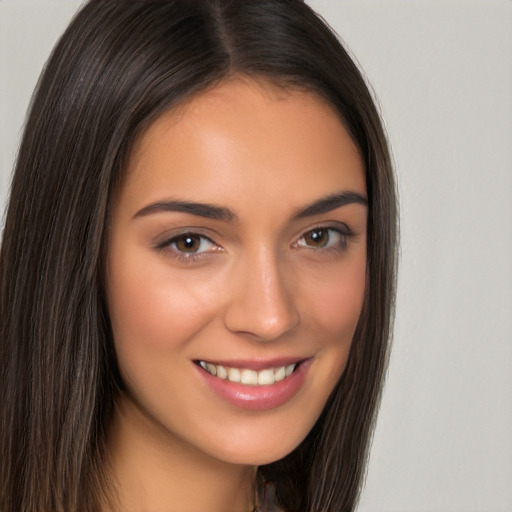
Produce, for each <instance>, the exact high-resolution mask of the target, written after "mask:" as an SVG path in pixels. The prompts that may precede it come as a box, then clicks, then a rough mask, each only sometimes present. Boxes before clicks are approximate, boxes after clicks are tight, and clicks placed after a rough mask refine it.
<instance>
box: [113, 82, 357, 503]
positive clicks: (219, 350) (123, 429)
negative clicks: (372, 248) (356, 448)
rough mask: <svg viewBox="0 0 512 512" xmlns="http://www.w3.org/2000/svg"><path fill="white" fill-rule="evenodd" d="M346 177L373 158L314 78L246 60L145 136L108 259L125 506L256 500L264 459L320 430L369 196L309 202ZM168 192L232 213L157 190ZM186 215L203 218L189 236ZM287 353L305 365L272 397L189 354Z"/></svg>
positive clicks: (346, 328)
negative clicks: (309, 87) (185, 204)
mask: <svg viewBox="0 0 512 512" xmlns="http://www.w3.org/2000/svg"><path fill="white" fill-rule="evenodd" d="M345 192H350V193H353V194H358V195H359V196H361V197H362V198H364V197H365V196H366V184H365V179H364V165H363V163H362V160H361V158H360V154H359V152H358V150H357V148H356V146H355V145H354V143H353V141H352V140H351V138H350V136H349V135H348V133H347V132H346V130H345V129H344V127H343V124H342V123H341V122H340V119H339V117H338V116H337V115H336V113H335V112H334V111H333V110H332V109H331V108H330V107H329V106H327V105H326V103H325V102H324V101H322V100H321V99H320V98H318V97H317V96H315V95H314V94H312V93H306V92H298V91H294V90H283V89H282V88H277V87H275V86H272V85H271V84H269V83H267V82H264V81H253V80H249V79H241V78H235V79H232V80H229V81H226V82H223V83H222V84H221V85H218V86H216V87H215V88H213V89H211V90H208V91H207V92H204V93H201V94H200V95H198V96H196V97H195V98H194V99H192V100H191V101H189V102H188V103H187V104H186V105H182V106H181V107H180V108H179V109H177V110H173V111H170V112H168V113H166V114H164V115H163V116H161V117H160V118H159V119H158V120H157V121H156V122H155V123H154V124H153V125H152V126H151V127H150V128H149V129H148V130H147V131H146V132H145V133H144V134H143V135H142V137H141V138H140V139H139V141H138V142H137V144H136V145H135V147H134V149H133V152H132V155H131V158H130V160H129V165H128V168H127V172H126V176H125V179H124V182H123V183H122V185H121V186H120V189H119V191H118V192H117V194H116V195H115V197H114V198H113V210H112V220H111V233H110V235H111V236H110V244H109V255H108V262H107V296H108V297H107V298H108V307H109V312H110V315H111V321H112V328H113V333H114V342H115V349H116V353H117V357H118V362H119V367H120V371H121V375H122V377H123V381H124V384H125V387H126V393H124V394H123V396H122V397H121V399H120V401H119V406H118V411H117V416H116V418H115V422H114V426H113V428H112V432H111V435H110V447H111V458H112V469H113V474H114V478H115V480H116V481H117V483H118V494H119V500H120V504H121V509H122V510H125V511H127V512H129V511H138V512H144V511H148V512H149V511H151V512H177V511H179V512H204V510H208V511H210V512H215V511H218V512H221V511H222V512H242V511H246V510H249V509H250V508H251V503H252V500H253V498H252V492H253V491H252V486H253V482H254V476H255V471H256V468H257V466H258V465H261V464H266V463H269V462H272V461H275V460H278V459H280V458H282V457H283V456H285V455H286V454H288V453H289V452H290V451H292V450H293V449H294V448H295V447H296V446H297V445H298V444H299V443H300V442H301V441H302V440H303V439H304V437H305V436H306V434H307V433H308V432H309V430H310V429H311V427H312V426H313V424H314V423H315V421H316V419H317V418H318V416H319V415H320V413H321V411H322V408H323V406H324V404H325V402H326V400H327V398H328V396H329V394H330V393H331V391H332V389H333V387H334V386H335V384H336V382H337V381H338V379H339V377H340V375H341V374H342V372H343V369H344V367H345V364H346V361H347V357H348V352H349V348H350V344H351V341H352V337H353V334H354V331H355V328H356V325H357V322H358V318H359V314H360V311H361V306H362V302H363V295H364V290H365V273H366V222H367V207H366V205H365V204H364V203H362V202H350V203H349V204H346V205H344V206H339V207H336V208H334V209H331V210H330V211H327V212H323V213H316V214H313V215H309V214H307V212H305V213H304V212H303V213H304V215H303V216H302V217H297V212H298V211H301V210H302V211H303V210H304V209H305V208H307V207H308V206H310V205H311V204H313V203H315V202H317V201H318V200H320V199H324V198H326V197H329V196H332V195H333V194H339V193H345ZM170 200H179V201H189V202H195V203H207V204H209V205H215V206H219V207H222V208H225V209H229V210H230V211H231V212H232V214H233V216H235V217H236V218H232V219H211V218H206V217H203V216H201V215H196V214H192V213H186V212H177V211H160V210H158V209H157V210H155V209H154V208H153V209H152V208H151V207H150V208H149V209H148V208H147V207H148V206H150V205H152V204H154V203H158V202H162V201H170ZM318 229H320V231H318ZM314 230H317V231H314ZM347 230H349V231H350V234H348V235H347V234H346V233H347ZM340 232H341V234H340ZM184 233H198V234H199V235H197V236H196V237H195V238H193V242H194V243H193V244H192V250H191V251H188V248H187V247H186V245H185V244H184V239H183V234H184ZM315 234H316V235H317V239H315V238H314V235H315ZM180 236H181V238H179V237H180ZM199 236H200V237H203V238H200V237H199ZM318 237H319V238H318ZM187 251H188V252H187ZM282 357H293V358H295V359H298V360H299V359H300V360H303V359H307V360H308V365H309V367H308V369H307V372H306V376H305V380H304V383H303V385H302V386H301V387H300V389H299V390H298V392H297V393H296V394H295V395H294V396H293V397H292V398H291V399H290V400H288V401H287V402H286V403H285V404H283V405H280V406H278V407H274V408H271V409H268V410H262V411H251V410H245V409H242V408H239V407H236V406H235V405H233V404H231V403H228V402H227V401H226V400H225V399H223V398H222V397H220V396H219V395H217V394H216V393H215V392H213V391H212V389H211V388H210V387H209V386H208V385H207V384H206V381H205V379H204V378H203V375H201V372H202V370H200V369H199V368H198V366H197V364H196V363H195V362H194V361H197V360H207V361H222V360H226V359H228V360H232V359H246V360H254V361H261V360H267V359H272V358H282Z"/></svg>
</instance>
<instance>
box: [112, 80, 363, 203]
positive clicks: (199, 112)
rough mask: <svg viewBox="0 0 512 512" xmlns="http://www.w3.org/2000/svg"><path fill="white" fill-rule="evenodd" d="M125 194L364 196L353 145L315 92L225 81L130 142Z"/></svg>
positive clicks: (295, 197)
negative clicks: (347, 192)
mask: <svg viewBox="0 0 512 512" xmlns="http://www.w3.org/2000/svg"><path fill="white" fill-rule="evenodd" d="M122 188H123V189H125V192H127V191H129V192H130V193H131V194H132V195H133V194H135V193H136V194H137V195H139V196H140V197H141V198H142V197H143V196H144V200H145V201H151V200H158V199H161V198H162V195H164V196H165V195H166V194H168V195H172V196H174V197H176V196H182V197H186V198H189V197H193V198H194V199H195V200H204V201H207V202H212V200H213V199H215V200H218V201H222V202H226V201H227V202H233V203H236V202H237V200H238V201H240V199H242V200H243V199H244V198H250V197H258V196H259V197H269V196H271V197H272V198H273V199H274V200H278V199H279V197H280V198H281V201H282V200H283V199H284V198H287V199H289V200H291V201H292V202H296V203H297V205H296V206H298V205H300V204H301V203H305V202H308V201H309V200H310V199H311V198H312V197H313V196H314V195H315V194H316V195H325V194H327V193H332V192H333V191H336V190H337V189H352V190H354V191H357V192H360V193H365V182H364V166H363V163H362V160H361V157H360V154H359V151H358V148H357V147H356V145H355V144H354V142H353V141H352V139H351V138H350V136H349V135H348V133H347V131H346V130H345V128H344V126H343V124H342V122H341V121H340V118H339V116H338V114H337V113H336V112H335V111H334V110H333V109H332V108H331V107H330V106H329V105H328V104H327V103H326V101H324V100H323V99H322V98H320V97H319V96H317V95H315V94H313V93H311V92H304V91H298V90H293V89H284V88H282V87H277V86H274V85H272V84H270V83H268V82H264V81H254V80H243V79H233V80H231V81H227V82H223V83H222V84H220V85H218V86H216V87H214V88H212V89H209V90H207V91H206V92H203V93H201V94H199V95H197V96H195V97H193V99H191V100H190V101H188V102H186V103H185V104H183V105H181V106H180V107H179V108H177V109H173V110H171V111H168V112H166V113H164V114H163V115H162V116H161V117H160V118H158V119H157V120H156V121H155V122H154V123H153V124H152V125H151V126H150V127H149V129H148V130H147V131H146V132H145V133H144V134H143V135H142V136H141V137H140V138H139V140H138V141H137V143H136V144H135V146H134V148H133V151H132V154H131V157H130V159H129V163H128V168H127V173H126V178H125V181H124V185H123V187H122Z"/></svg>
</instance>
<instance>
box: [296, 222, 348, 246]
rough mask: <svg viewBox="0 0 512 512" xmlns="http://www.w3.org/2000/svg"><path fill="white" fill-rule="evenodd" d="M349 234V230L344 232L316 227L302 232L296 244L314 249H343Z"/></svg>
mask: <svg viewBox="0 0 512 512" xmlns="http://www.w3.org/2000/svg"><path fill="white" fill-rule="evenodd" d="M350 235H351V233H350V232H348V233H344V232H343V231H341V230H340V229H336V228H323V227H318V228H315V229H311V230H309V231H307V232H306V233H304V234H303V235H302V236H301V237H300V238H299V240H298V241H297V245H298V246H300V247H306V248H308V249H315V250H318V249H326V250H327V249H344V248H345V246H346V245H347V238H348V237H349V236H350Z"/></svg>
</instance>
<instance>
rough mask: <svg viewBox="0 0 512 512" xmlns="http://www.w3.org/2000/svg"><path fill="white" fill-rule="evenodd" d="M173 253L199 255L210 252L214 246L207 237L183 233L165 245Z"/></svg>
mask: <svg viewBox="0 0 512 512" xmlns="http://www.w3.org/2000/svg"><path fill="white" fill-rule="evenodd" d="M166 245H167V247H170V248H171V249H173V250H174V251H176V252H178V253H182V254H184V255H185V254H190V255H193V254H201V253H203V252H207V251H210V250H212V249H213V248H214V247H215V244H214V243H213V242H212V241H211V240H210V239H209V238H207V237H205V236H203V235H199V234H197V233H184V234H183V235H179V236H176V237H174V238H172V239H171V240H169V241H168V242H167V243H166Z"/></svg>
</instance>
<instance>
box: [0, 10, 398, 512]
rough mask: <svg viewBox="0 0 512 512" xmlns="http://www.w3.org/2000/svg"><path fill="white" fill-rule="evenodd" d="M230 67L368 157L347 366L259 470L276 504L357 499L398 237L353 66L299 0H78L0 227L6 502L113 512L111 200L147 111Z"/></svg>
mask: <svg viewBox="0 0 512 512" xmlns="http://www.w3.org/2000/svg"><path fill="white" fill-rule="evenodd" d="M233 75H241V76H248V77H255V78H258V77H261V78H265V79H267V80H269V81H271V82H273V83H275V84H277V85H279V86H282V87H285V88H298V89H301V90H306V91H312V92H314V93H316V94H317V95H320V96H321V97H323V98H324V99H325V100H326V101H327V102H328V104H330V105H331V106H332V107H333V109H334V110H335V111H336V112H338V113H339V116H340V119H341V120H342V122H343V124H344V126H345V127H346V129H347V131H348V132H349V134H350V135H351V137H352V138H353V140H354V142H355V143H356V145H357V147H358V148H359V150H360V152H361V155H362V158H363V160H364V164H365V168H366V183H367V191H368V202H369V218H368V226H367V237H368V238H367V240H368V248H367V262H368V263H367V286H366V292H365V299H364V305H363V310H362V313H361V316H360V319H359V324H358V327H357V330H356V333H355V337H354V340H353V344H352V348H351V352H350V355H349V360H348V364H347V367H346V370H345V372H344V373H343V375H342V377H341V379H340V381H339V382H338V384H337V386H336V388H335V390H334V392H333V393H332V395H331V396H330V399H329V401H328V403H327V406H326V407H325V409H324V411H323V413H322V415H321V417H320V418H319V420H318V421H317V423H316V425H315V427H314V428H313V430H312V431H311V432H310V434H309V435H308V437H307V438H306V439H305V440H304V441H303V442H302V443H301V444H300V445H299V446H298V447H297V448H296V449H295V450H294V451H293V452H292V453H290V454H289V455H288V456H286V457H285V458H284V459H282V460H279V461H277V462H275V463H272V464H269V465H267V466H262V467H260V468H259V470H258V474H259V480H260V483H261V487H262V488H263V487H264V483H269V482H270V483H272V485H273V486H274V487H275V490H276V494H277V498H278V501H279V503H280V504H281V506H282V508H283V510H285V511H287V512H299V511H300V512H319V511H322V512H342V511H343V512H349V511H353V510H354V508H355V504H356V502H357V498H358V495H359V492H360V486H361V481H362V477H363V473H364V469H365V464H366V459H367V453H368V446H369V442H370V438H371V434H372V428H373V425H374V421H375V414H376V410H377V407H378V403H379V398H380V393H381V389H382V385H383V379H384V371H385V367H386V361H387V354H388V342H389V338H390V333H391V327H392V318H393V307H394V295H395V274H396V247H397V204H396V193H395V184H394V178H393V172H392V166H391V160H390V156H389V151H388V146H387V142H386V137H385V134H384V130H383V127H382V123H381V121H380V118H379V114H378V111H377V109H376V107H375V104H374V101H373V100H372V96H371V94H370V92H369V90H368V87H367V86H366V85H365V82H364V79H363V77H362V75H361V72H360V71H359V70H358V68H357V67H356V66H355V64H354V63H353V61H352V60H351V59H350V57H349V55H348V54H347V52H346V51H345V49H344V48H343V46H342V45H341V44H340V42H339V40H338V39H337V37H336V36H335V34H334V33H333V32H332V30H331V29H330V28H329V27H328V26H327V25H326V23H325V22H324V21H323V20H322V19H320V18H319V17H318V16H317V15H316V14H315V13H314V12H313V11H312V10H311V8H309V7H308V6H307V4H306V3H304V2H303V1H300V0H249V1H240V0H132V1H130V2H126V1H124V0H90V1H88V2H87V3H86V4H85V5H84V6H83V7H82V8H81V10H80V11H79V12H78V13H77V14H76V16H75V17H74V19H73V20H72V22H71V24H70V25H69V27H68V29H67V30H66V32H65V33H64V35H63V36H62V37H61V39H60V40H59V41H58V43H57V45H56V47H55V49H54V50H53V53H52V55H51V57H50V58H49V60H48V62H47V63H46V65H45V68H44V70H43V73H42V75H41V78H40V80H39V83H38V85H37V89H36V92H35V94H34V96H33V99H32V103H31V106H30V111H29V114H28V117H27V121H26V127H25V131H24V135H23V139H22V142H21V146H20V149H19V156H18V160H17V163H16V168H15V172H14V177H13V181H12V188H11V195H10V200H9V205H8V209H7V214H6V222H5V228H4V232H3V238H2V242H1V252H0V361H1V363H0V365H1V366H0V370H1V380H0V394H1V396H0V404H1V406H0V511H1V512H43V511H44V512H48V511H50V510H51V511H54V512H83V511H88V512H100V511H105V510H111V508H110V505H109V503H110V502H111V499H113V497H112V496H111V492H110V488H109V478H108V460H106V457H105V455H104V454H105V453H106V449H105V442H106V432H107V430H108V427H109V424H110V421H111V418H112V412H113V407H114V403H115V400H116V396H117V394H118V393H119V389H120V386H121V385H122V384H121V383H120V378H119V372H118V370H117V363H116V358H115V354H114V351H113V345H112V334H111V328H110V324H109V317H108V312H107V310H106V307H105V297H104V255H105V246H106V240H107V238H108V218H109V209H110V202H109V201H110V197H111V194H112V190H113V189H114V188H115V187H116V185H117V184H118V183H119V181H120V180H121V179H122V173H123V169H124V167H125V162H126V159H127V156H128V154H129V152H130V149H131V147H132V145H133V143H134V141H135V140H136V139H137V137H138V135H139V134H141V132H142V131H143V130H144V129H145V128H146V127H147V126H148V125H149V124H150V123H151V122H152V121H153V120H154V119H156V118H157V117H158V116H159V115H160V114H162V113H163V112H164V111H166V110H168V109H170V108H172V107H174V106H176V105H179V104H180V103H182V102H184V101H186V100H187V99H189V98H191V97H192V96H193V95H194V94H196V93H198V92H200V91H204V90H205V89H207V88H209V87H212V86H214V85H215V84H218V83H219V82H221V81H222V80H224V79H226V78H228V77H230V76H233Z"/></svg>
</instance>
